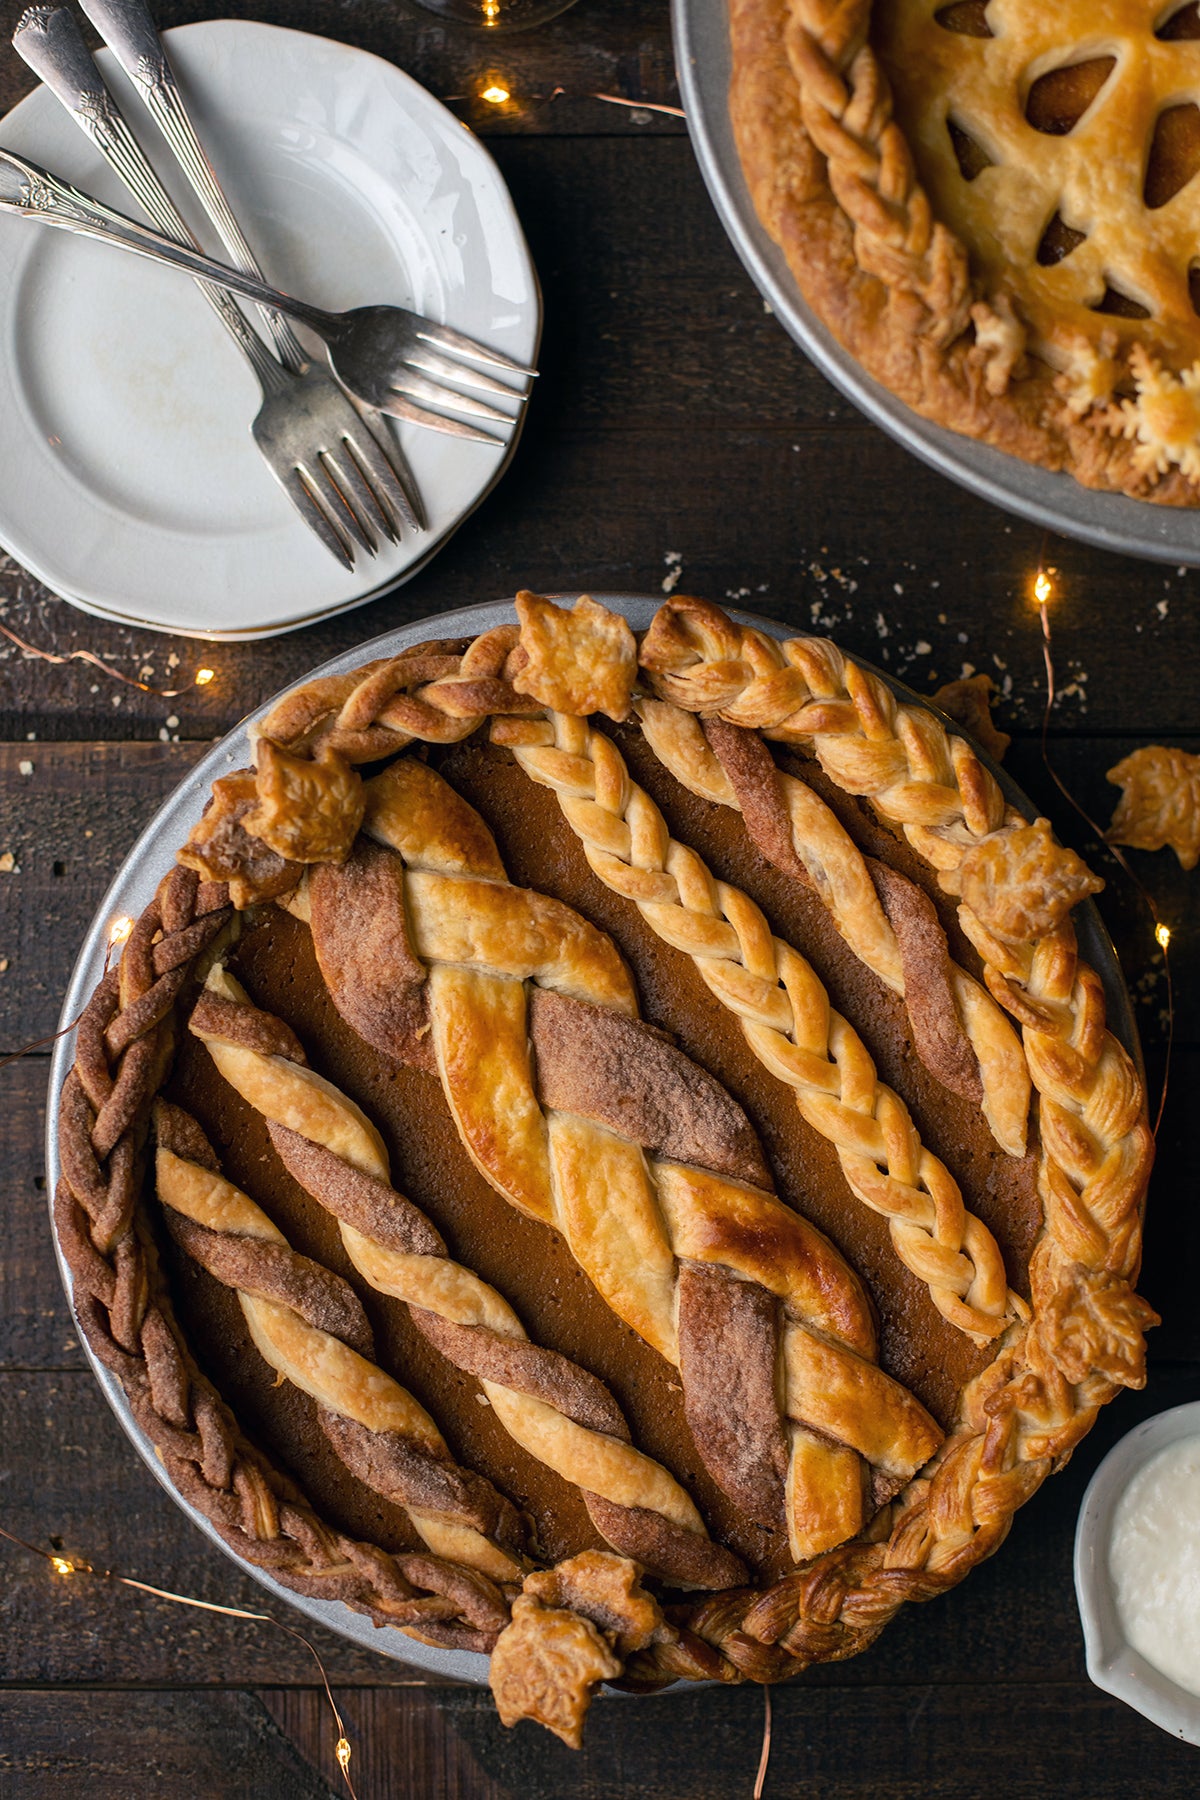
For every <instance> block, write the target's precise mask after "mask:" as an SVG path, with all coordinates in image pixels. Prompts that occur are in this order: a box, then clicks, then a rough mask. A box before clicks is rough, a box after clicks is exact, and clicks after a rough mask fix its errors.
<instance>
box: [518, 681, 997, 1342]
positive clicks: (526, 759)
mask: <svg viewBox="0 0 1200 1800" xmlns="http://www.w3.org/2000/svg"><path fill="white" fill-rule="evenodd" d="M493 736H494V737H496V738H497V739H498V740H499V741H500V742H502V743H506V744H508V745H509V746H510V747H511V748H512V750H513V753H514V755H515V756H516V758H517V761H518V762H519V763H520V765H521V767H522V768H523V769H524V770H525V772H526V774H527V775H529V776H531V777H532V779H533V780H534V781H537V782H540V783H541V784H542V786H544V787H549V788H551V789H553V791H554V792H555V793H556V794H557V795H558V799H559V803H560V805H561V807H562V810H563V814H564V816H565V817H566V819H567V821H568V823H569V824H570V825H571V827H572V829H573V830H574V831H575V833H576V834H577V836H578V837H579V839H580V841H581V843H582V844H583V847H584V852H585V854H586V856H587V859H588V862H589V864H590V865H591V867H592V869H593V870H594V871H595V873H596V874H597V875H598V876H599V878H600V880H601V881H603V882H604V883H605V885H606V886H607V887H610V888H612V890H613V891H614V892H615V893H618V894H623V895H624V896H625V897H626V898H627V899H630V900H632V901H633V902H634V903H635V905H636V906H637V907H638V910H639V911H640V912H641V914H642V917H643V918H644V919H645V920H646V923H647V924H648V925H649V926H650V927H651V929H652V930H654V931H655V932H657V934H658V935H659V937H661V938H663V939H664V940H665V941H666V942H667V943H669V944H672V945H674V947H675V948H676V949H677V950H682V951H683V952H684V953H685V954H686V955H689V956H691V957H692V959H693V960H694V962H695V964H696V967H697V969H698V970H699V971H700V974H701V975H702V976H703V978H704V980H705V982H706V983H707V984H708V986H709V987H710V988H711V989H712V991H713V993H714V994H715V995H716V996H717V998H718V999H719V1000H720V1001H722V1003H723V1004H724V1005H726V1006H728V1007H729V1008H730V1010H731V1011H732V1012H734V1013H735V1014H736V1015H737V1017H738V1018H739V1019H740V1020H741V1023H742V1029H743V1031H744V1032H745V1034H746V1039H747V1042H748V1043H749V1044H750V1047H751V1049H752V1050H753V1051H754V1053H755V1055H756V1056H757V1057H758V1058H759V1060H760V1062H762V1063H763V1064H764V1065H765V1066H766V1067H767V1068H768V1069H770V1070H771V1072H772V1074H775V1075H777V1076H778V1077H779V1078H780V1080H781V1081H783V1082H785V1083H786V1084H787V1085H788V1086H789V1087H790V1088H792V1090H793V1092H794V1093H795V1095H796V1103H797V1105H798V1106H799V1108H800V1111H801V1113H802V1114H803V1115H804V1117H805V1118H806V1119H807V1120H808V1122H809V1124H810V1125H812V1126H813V1127H814V1129H815V1130H817V1131H819V1132H820V1133H821V1135H822V1136H823V1137H825V1138H827V1139H828V1140H829V1142H830V1143H832V1144H833V1146H834V1148H835V1149H836V1151H837V1153H838V1157H839V1159H840V1161H841V1164H842V1168H843V1171H844V1172H845V1176H846V1180H847V1182H848V1184H849V1186H850V1189H851V1191H852V1192H853V1193H854V1194H856V1195H857V1196H858V1198H859V1199H860V1200H862V1201H863V1202H864V1203H865V1204H866V1205H867V1206H869V1207H871V1208H872V1209H873V1210H874V1211H875V1212H878V1213H881V1214H882V1215H883V1216H884V1217H885V1218H886V1219H887V1220H888V1224H889V1228H890V1231H891V1236H892V1242H893V1244H894V1246H895V1248H896V1253H897V1255H898V1256H899V1257H900V1259H901V1261H902V1262H903V1263H904V1264H905V1266H906V1267H907V1268H909V1269H911V1270H912V1272H913V1273H914V1274H915V1275H917V1276H918V1277H919V1278H920V1279H921V1280H922V1281H924V1282H926V1283H927V1285H928V1287H929V1292H930V1295H931V1296H932V1299H933V1302H934V1304H935V1305H936V1307H937V1308H938V1311H939V1312H941V1313H942V1314H943V1316H944V1317H945V1318H947V1319H948V1320H949V1321H950V1323H951V1324H952V1325H956V1326H957V1327H958V1328H959V1330H961V1331H964V1332H966V1333H967V1334H968V1335H969V1336H970V1337H972V1338H973V1339H974V1340H975V1341H976V1343H987V1342H988V1341H990V1340H991V1339H993V1338H996V1337H998V1336H999V1335H1000V1333H1001V1332H1003V1331H1004V1330H1005V1329H1006V1327H1007V1326H1008V1325H1010V1324H1011V1323H1012V1322H1013V1321H1014V1319H1016V1318H1019V1317H1023V1316H1025V1315H1026V1313H1027V1308H1026V1307H1025V1304H1024V1302H1023V1301H1022V1300H1021V1299H1020V1298H1019V1297H1018V1296H1017V1295H1015V1294H1012V1293H1010V1292H1009V1290H1008V1283H1007V1279H1006V1277H1005V1273H1004V1263H1003V1261H1002V1259H1001V1256H1000V1252H999V1250H998V1248H997V1246H996V1242H995V1239H994V1238H993V1237H992V1234H991V1232H990V1231H988V1229H987V1227H986V1226H985V1225H984V1224H983V1223H982V1222H981V1221H980V1220H979V1219H977V1218H976V1217H975V1216H974V1214H972V1213H969V1212H968V1211H967V1210H966V1208H965V1206H964V1205H963V1200H962V1195H961V1193H960V1192H959V1188H958V1184H957V1182H956V1181H955V1180H954V1177H953V1176H952V1175H951V1173H950V1171H949V1170H948V1169H947V1168H946V1167H945V1165H944V1164H943V1163H942V1162H940V1161H939V1160H938V1158H937V1157H936V1156H934V1155H933V1153H932V1152H931V1151H930V1150H928V1149H926V1148H925V1146H924V1145H923V1144H922V1143H921V1141H920V1139H919V1138H918V1136H917V1133H916V1130H915V1129H914V1127H913V1123H912V1120H911V1118H910V1117H909V1114H908V1109H907V1107H906V1106H905V1105H904V1102H903V1101H902V1100H901V1099H900V1097H899V1096H898V1095H897V1094H895V1093H893V1092H892V1090H891V1089H890V1088H888V1087H885V1086H884V1084H883V1083H882V1082H881V1081H880V1080H879V1079H878V1077H877V1075H876V1072H875V1065H874V1064H873V1062H872V1061H871V1058H870V1056H869V1054H868V1052H867V1049H866V1046H865V1045H864V1044H863V1042H862V1039H861V1038H860V1037H859V1036H858V1033H857V1032H856V1031H855V1030H854V1028H853V1026H852V1025H850V1024H849V1022H848V1021H847V1020H845V1019H843V1018H842V1017H841V1016H840V1015H839V1014H838V1013H836V1012H834V1011H833V1010H832V1008H831V1007H830V1004H829V997H828V995H827V994H826V992H825V989H824V987H823V986H822V985H821V982H820V981H819V979H818V977H817V975H816V973H815V972H814V970H813V969H812V968H811V967H810V965H809V964H808V963H807V962H806V961H805V959H804V958H803V957H802V956H801V955H800V954H799V952H798V951H796V950H794V949H793V948H792V947H791V946H790V945H789V944H785V943H784V942H783V941H782V940H781V939H779V938H776V937H774V936H773V935H772V932H771V929H770V927H769V925H768V924H767V921H766V919H765V918H764V917H763V914H762V913H761V911H760V910H759V908H758V907H757V906H756V905H755V904H754V902H753V901H752V900H750V899H749V898H748V896H747V895H745V894H743V893H742V892H741V891H740V890H739V889H737V888H733V887H730V886H728V885H727V884H726V883H725V882H720V881H716V880H715V879H714V878H713V876H712V874H711V873H710V871H709V870H708V868H707V867H706V865H705V863H704V862H703V860H702V859H701V858H700V857H699V856H698V855H697V854H696V852H695V851H694V850H690V849H688V847H687V846H686V845H684V844H680V843H677V842H676V841H675V840H674V839H673V838H672V837H671V835H670V833H669V832H668V830H667V826H666V821H665V820H664V819H663V816H662V814H661V813H660V812H659V810H658V808H657V806H655V804H654V802H653V801H652V800H651V798H650V796H649V795H648V794H647V793H646V792H645V791H644V790H643V789H642V788H640V787H638V786H637V784H636V783H635V782H633V781H632V780H631V779H630V776H629V772H628V770H627V769H626V767H625V763H624V760H623V759H622V757H621V754H620V752H619V751H618V750H617V748H616V746H615V744H614V743H613V742H612V740H611V739H610V738H607V737H605V736H603V735H602V734H601V733H600V732H596V731H592V730H591V729H589V727H588V724H587V721H586V720H583V719H575V718H571V717H568V716H567V715H566V714H563V713H555V714H554V715H553V716H552V718H551V719H549V720H547V721H544V722H542V721H537V722H533V721H530V722H528V723H525V722H522V721H517V720H514V721H512V722H511V723H510V722H507V721H505V722H503V723H500V724H498V725H496V726H494V727H493Z"/></svg>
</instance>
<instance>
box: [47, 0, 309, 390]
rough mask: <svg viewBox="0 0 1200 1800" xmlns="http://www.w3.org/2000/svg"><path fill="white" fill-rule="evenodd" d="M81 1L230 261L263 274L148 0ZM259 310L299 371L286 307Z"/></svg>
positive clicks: (283, 355) (281, 352) (299, 352)
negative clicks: (196, 122)
mask: <svg viewBox="0 0 1200 1800" xmlns="http://www.w3.org/2000/svg"><path fill="white" fill-rule="evenodd" d="M80 4H81V5H82V7H83V10H84V12H85V13H86V14H87V16H88V18H89V19H90V20H91V21H92V24H93V25H94V26H95V27H96V30H97V31H98V32H99V33H100V36H101V37H102V38H103V39H104V41H105V43H106V44H107V45H108V47H109V49H110V50H111V51H112V53H113V55H114V56H115V57H116V59H117V61H118V62H119V63H120V65H121V67H122V68H123V69H124V71H125V73H126V75H128V77H129V79H130V81H132V83H133V85H134V87H135V88H136V89H137V91H138V93H139V94H140V96H141V99H142V103H143V105H144V106H145V108H146V111H147V112H148V113H149V114H150V117H151V118H152V119H153V120H154V123H155V124H156V125H157V126H158V129H159V130H160V131H161V133H162V135H163V137H164V138H165V139H166V142H167V144H168V146H169V147H170V149H171V151H172V152H173V154H174V157H175V161H176V162H177V163H178V165H179V168H180V169H181V171H182V172H183V174H184V176H185V177H186V178H187V182H188V185H189V186H190V187H191V190H192V192H193V193H194V194H195V196H196V198H197V200H199V202H200V204H201V206H202V207H203V208H204V210H205V212H206V213H207V215H208V218H209V220H210V222H211V223H212V225H213V227H214V228H215V230H216V233H217V236H218V237H219V238H220V240H221V242H222V243H223V244H224V246H225V249H226V252H227V253H228V256H229V260H230V262H231V263H232V264H233V266H234V268H235V269H240V270H241V271H242V273H243V275H256V276H258V278H259V280H260V281H261V280H263V279H264V276H263V272H262V269H261V268H260V267H259V264H258V261H257V259H256V257H255V255H254V252H253V250H252V249H251V248H250V245H249V243H248V242H247V240H246V235H245V233H244V232H243V230H242V228H241V226H240V225H239V224H238V222H237V219H236V218H235V216H234V212H233V208H232V207H231V206H230V204H229V202H228V200H227V199H226V198H225V194H224V192H223V190H222V188H221V184H220V182H219V181H218V179H217V172H216V170H215V169H214V168H213V166H212V164H211V162H210V161H209V160H208V156H207V155H206V153H205V150H204V146H203V144H202V143H201V142H200V134H199V133H198V131H197V130H196V127H195V125H194V124H193V123H192V116H191V114H190V113H189V111H188V109H187V104H186V102H185V100H184V97H183V93H182V90H181V89H180V86H179V82H178V81H177V79H176V76H175V71H174V69H173V68H172V67H171V60H170V58H169V56H168V55H167V47H166V45H165V44H164V43H163V41H162V39H161V38H160V37H159V35H158V28H157V27H156V25H155V23H154V20H153V18H152V17H151V14H150V8H149V7H148V6H147V4H146V0H80ZM19 29H20V27H19V26H18V30H19ZM259 311H260V312H261V314H262V317H263V321H264V323H265V324H266V327H267V330H268V331H269V332H270V334H271V337H272V339H273V341H274V344H275V349H276V352H277V353H278V356H279V360H280V362H282V363H284V364H285V365H286V366H287V367H288V368H289V369H293V370H295V371H296V373H297V374H298V373H299V372H300V370H301V369H303V368H304V367H305V365H306V364H307V363H308V362H309V361H310V360H311V359H310V358H309V357H308V356H307V355H306V354H305V351H304V348H303V346H302V344H301V343H300V340H299V338H298V337H297V336H296V334H295V332H294V331H293V330H292V328H291V326H290V325H289V324H288V322H287V320H286V319H285V318H284V317H283V315H282V313H279V312H276V311H275V309H274V308H273V307H269V306H264V307H260V308H259Z"/></svg>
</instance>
